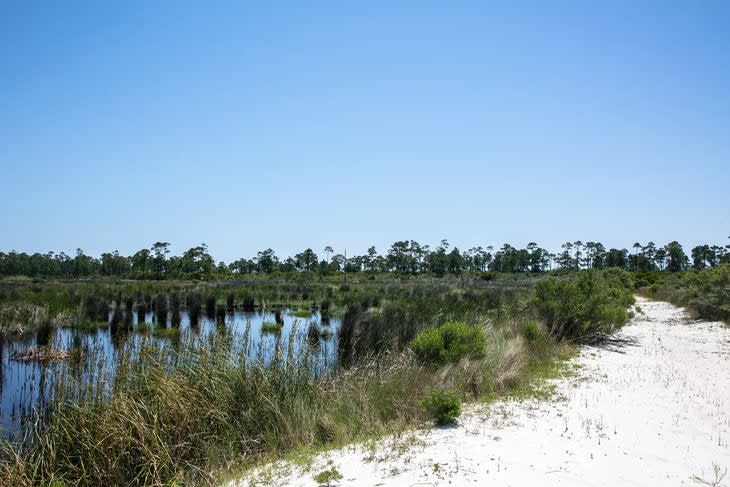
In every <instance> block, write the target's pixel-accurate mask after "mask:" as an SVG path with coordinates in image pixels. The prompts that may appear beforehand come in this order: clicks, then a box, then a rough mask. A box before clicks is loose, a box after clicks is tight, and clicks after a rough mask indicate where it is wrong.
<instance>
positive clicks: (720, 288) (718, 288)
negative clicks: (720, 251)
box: [683, 264, 730, 321]
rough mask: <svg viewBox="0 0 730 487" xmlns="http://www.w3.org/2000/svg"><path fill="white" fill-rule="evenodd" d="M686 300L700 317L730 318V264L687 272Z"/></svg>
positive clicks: (713, 318) (712, 318)
mask: <svg viewBox="0 0 730 487" xmlns="http://www.w3.org/2000/svg"><path fill="white" fill-rule="evenodd" d="M683 281H684V282H685V283H686V286H687V289H686V296H687V297H686V300H687V304H688V306H689V307H690V308H692V309H694V310H695V311H696V312H697V313H698V314H699V316H700V317H701V318H706V319H711V320H726V321H727V320H730V264H723V265H721V266H719V267H714V268H708V269H703V270H701V271H692V272H688V273H687V274H686V275H685V276H684V279H683Z"/></svg>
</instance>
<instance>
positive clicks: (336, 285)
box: [0, 242, 728, 485]
mask: <svg viewBox="0 0 730 487" xmlns="http://www.w3.org/2000/svg"><path fill="white" fill-rule="evenodd" d="M400 244H401V243H396V244H394V246H393V249H391V251H390V252H389V253H388V255H387V256H385V257H381V256H378V255H377V253H375V252H374V249H373V252H370V253H369V254H368V258H369V259H370V260H367V259H365V260H363V259H360V261H358V260H357V259H355V260H353V261H350V260H349V259H348V260H347V261H342V262H339V261H338V259H337V255H333V256H332V258H331V259H330V261H329V262H325V261H321V262H320V261H318V259H317V256H316V254H314V253H313V252H303V253H302V254H301V255H298V256H297V257H296V259H287V261H289V260H291V262H288V263H287V261H285V262H284V263H282V262H280V261H279V260H278V259H276V258H275V255H273V253H272V252H263V253H260V254H261V255H259V256H258V257H257V258H256V260H255V264H256V265H255V266H254V267H251V266H249V267H246V266H243V267H240V266H239V267H240V268H241V269H243V268H245V269H248V270H247V271H246V272H236V271H235V270H234V269H233V268H232V267H230V266H228V267H225V266H217V267H210V266H209V265H208V264H210V262H212V259H208V258H207V257H206V255H207V252H206V248H205V247H204V246H201V247H200V248H196V249H191V250H195V251H194V252H188V253H186V254H185V255H184V256H183V257H181V258H180V261H179V262H178V261H177V260H176V258H175V257H172V258H169V259H168V258H167V257H166V255H167V254H166V252H165V245H157V244H156V245H155V246H154V248H153V249H152V250H151V251H150V252H149V255H148V256H147V260H145V259H142V257H143V256H140V255H137V254H135V255H136V257H134V258H124V257H121V256H118V255H116V256H115V255H112V256H111V257H109V256H106V257H104V258H103V259H102V260H103V261H104V262H107V261H109V259H110V258H112V261H114V262H117V264H118V265H117V266H116V267H113V268H114V269H117V270H119V272H120V273H121V274H119V277H121V276H127V277H129V276H135V275H136V276H137V277H142V278H144V279H143V280H122V279H119V277H114V276H115V275H117V274H115V272H116V271H114V272H111V271H110V272H107V271H104V272H99V271H98V270H97V271H90V272H91V273H92V274H91V275H97V273H100V274H106V275H108V276H110V277H107V278H103V277H97V278H96V279H94V280H87V281H85V280H79V279H72V280H68V281H55V280H52V279H34V280H30V279H23V278H10V279H5V280H4V281H0V331H1V333H2V336H3V344H2V349H1V350H2V354H3V355H2V357H1V358H2V368H1V369H0V375H2V381H3V382H2V384H3V389H2V392H1V394H0V398H2V408H3V410H2V426H3V429H4V431H5V433H4V436H5V438H6V441H5V443H4V447H3V454H2V460H1V461H0V469H1V471H2V475H3V478H6V479H9V480H10V481H12V482H13V483H14V484H17V485H37V484H39V483H41V484H42V483H49V482H52V481H57V482H62V483H61V484H59V485H63V484H64V483H65V484H67V485H99V484H112V485H115V484H125V485H168V484H170V483H174V482H178V483H203V484H205V483H209V482H213V481H214V479H216V478H218V476H219V475H221V474H222V473H224V472H225V471H228V470H230V469H232V468H233V469H236V468H242V467H243V466H245V465H250V464H251V463H255V462H257V461H260V460H261V459H264V458H268V457H271V456H276V455H281V454H282V453H285V452H287V451H290V450H292V449H297V448H305V447H306V448H321V447H324V446H328V445H329V446H331V445H336V444H341V443H344V442H348V441H353V440H355V439H357V438H362V437H369V436H373V435H381V434H384V433H388V432H393V431H398V430H400V429H403V428H406V427H409V426H412V425H414V424H417V423H419V422H421V421H424V420H428V419H435V420H436V422H438V423H447V422H449V421H452V420H453V419H454V418H455V417H456V416H457V415H458V412H459V410H460V403H461V402H462V401H465V400H466V401H468V400H478V399H482V400H483V399H489V398H494V397H497V396H499V395H503V394H509V393H510V391H519V390H522V389H523V388H524V386H525V384H526V383H527V382H529V380H530V378H531V377H535V376H537V375H539V374H540V371H541V370H543V369H544V368H545V367H546V366H549V364H551V363H552V362H553V361H554V360H555V359H556V358H557V357H560V356H564V355H565V354H566V353H569V351H570V349H571V347H572V346H573V344H575V343H581V342H591V343H593V342H597V341H601V340H604V339H605V338H607V337H609V336H610V335H611V334H612V333H613V332H614V331H615V330H617V329H618V328H620V327H621V326H622V325H623V324H624V323H625V322H626V321H627V320H628V319H629V313H628V307H629V306H630V305H631V303H632V302H633V297H632V293H633V292H634V290H635V289H637V288H638V289H640V290H641V292H654V293H661V292H669V291H667V290H669V289H672V290H674V291H673V292H675V293H676V296H675V298H676V299H680V300H685V301H686V303H687V304H689V305H690V306H693V307H694V308H695V309H697V310H698V312H700V313H704V314H705V315H707V314H708V313H723V312H726V310H724V308H723V306H725V304H724V303H726V302H727V298H726V294H722V293H727V286H726V283H725V281H726V280H727V271H728V265H723V264H721V263H720V261H717V262H714V261H713V263H711V264H708V266H707V269H701V270H700V269H698V270H683V268H684V267H685V266H686V264H687V262H688V259H686V257H685V259H684V261H683V262H684V263H683V264H682V266H680V269H677V272H674V269H673V267H672V266H673V264H671V262H674V260H670V261H669V262H670V265H664V270H660V267H661V266H660V265H657V264H656V263H657V262H662V260H661V259H660V260H659V261H657V258H656V255H654V257H653V260H649V259H648V257H647V255H646V254H647V252H646V251H645V250H642V252H641V253H639V252H636V253H635V254H634V256H633V258H628V259H627V262H628V264H627V267H634V268H635V271H634V272H628V271H626V270H625V269H621V268H619V267H613V268H610V269H605V270H604V269H602V268H603V267H605V266H606V265H607V262H609V261H610V258H609V254H610V252H609V253H605V254H604V253H602V250H601V247H600V246H596V245H594V244H593V243H591V245H587V244H586V246H582V247H580V248H579V249H578V250H574V249H575V246H574V245H572V244H571V247H570V249H566V251H565V253H564V255H563V260H557V261H556V262H563V264H559V265H558V267H559V269H558V270H555V271H551V272H549V273H547V275H545V274H546V270H547V269H548V268H549V267H551V265H550V264H549V262H548V261H549V259H548V260H545V259H543V260H540V259H537V257H538V256H541V255H543V254H544V253H543V252H542V249H540V248H539V247H537V246H530V248H529V249H528V250H525V251H524V252H522V251H518V250H517V249H514V248H512V247H509V246H505V247H503V248H502V249H500V250H498V251H497V252H496V253H495V254H494V255H491V254H490V255H489V256H487V255H486V254H483V253H479V252H478V251H476V250H474V251H469V252H466V253H461V252H459V251H458V249H452V250H451V251H450V252H448V253H447V252H446V249H447V248H448V244H447V243H446V242H442V245H441V246H439V248H438V249H437V250H435V251H428V249H426V251H424V249H423V247H421V246H418V245H417V244H415V243H414V242H406V245H405V246H403V245H400ZM669 247H671V248H670V249H669V250H672V251H673V252H674V254H673V255H674V257H672V258H676V259H680V260H682V259H681V258H680V257H678V255H679V254H678V253H677V248H676V246H672V245H670V246H669ZM419 249H420V250H419ZM586 249H588V250H587V253H583V252H584V251H586ZM568 250H570V252H568ZM679 250H681V247H680V249H679ZM417 251H418V252H417ZM419 252H420V253H419ZM444 255H445V256H447V257H448V258H447V259H446V260H443V259H442V260H439V259H440V258H442V257H443V256H444ZM682 255H683V254H682ZM475 256H481V257H479V258H477V257H475ZM543 256H544V255H543ZM715 256H716V257H717V252H716V253H715ZM548 257H549V255H548ZM77 258H78V259H80V260H84V258H85V256H83V253H79V254H78V255H77ZM668 258H669V257H667V259H668ZM721 258H723V259H724V254H723V255H722V257H721ZM4 259H5V261H4V264H3V265H5V266H6V267H7V265H8V256H7V255H6V256H5V257H4ZM12 259H16V261H17V255H16V256H13V257H12V258H11V260H12ZM114 259H117V260H114ZM120 259H123V260H124V261H125V262H126V263H127V264H126V265H122V260H120ZM140 259H141V260H140ZM480 259H481V260H480ZM530 259H532V261H531V260H530ZM535 259H537V260H535ZM21 260H22V259H21ZM135 262H136V263H137V264H139V262H143V263H144V267H143V271H141V274H135V271H134V269H135V266H136V265H137V264H135ZM191 262H193V263H194V262H198V263H199V264H201V265H203V264H204V265H203V267H195V266H194V265H193V264H191ZM252 262H253V261H252ZM292 262H293V264H292ZM438 262H440V264H438V265H439V266H441V265H442V264H443V265H444V267H443V272H441V271H440V270H439V269H442V268H441V267H438V266H437V267H434V265H436V264H435V263H438ZM449 262H451V264H449ZM495 262H497V263H499V264H498V265H497V264H495ZM505 262H511V264H509V265H507V264H505ZM529 262H532V264H530V263H529ZM632 262H633V264H632ZM647 262H650V263H651V265H650V266H649V268H648V269H643V268H642V267H641V266H640V265H638V264H639V263H642V265H647V264H646V263H647ZM87 263H89V265H90V266H91V267H90V268H94V266H95V265H96V264H94V259H91V260H90V261H87ZM206 263H207V264H206ZM250 263H251V262H250ZM375 263H379V264H375ZM107 264H108V262H107ZM239 264H240V263H239ZM289 264H292V267H291V269H290V268H289ZM456 264H458V265H456ZM241 265H242V264H241ZM175 266H181V267H179V268H180V269H186V271H184V272H181V273H178V272H177V271H173V269H176V267H175ZM504 266H506V267H504ZM81 268H84V267H81ZM103 268H109V266H108V265H107V266H106V267H103ZM99 269H101V268H99ZM125 269H126V270H125ZM504 269H508V270H511V271H514V272H511V273H505V272H500V271H502V270H504ZM345 271H347V272H348V275H347V281H346V282H345V274H344V272H345ZM528 271H530V272H528ZM79 275H89V274H88V273H86V274H84V273H81V274H79ZM174 276H184V277H194V278H196V279H195V280H193V281H190V280H175V279H171V278H172V277H174ZM222 276H223V277H226V278H228V280H219V279H218V280H210V281H207V279H213V278H220V277H222ZM231 277H235V279H231ZM201 279H202V280H201ZM718 316H722V315H718ZM20 353H26V355H25V356H26V357H27V358H28V360H19V359H18V358H19V357H20V356H21V355H19V354H20ZM13 357H15V359H13ZM78 432H83V434H82V435H79V434H78Z"/></svg>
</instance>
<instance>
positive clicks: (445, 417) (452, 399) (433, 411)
mask: <svg viewBox="0 0 730 487" xmlns="http://www.w3.org/2000/svg"><path fill="white" fill-rule="evenodd" d="M421 404H423V407H425V408H426V411H427V412H428V415H429V417H431V418H432V419H433V420H434V421H436V424H439V425H444V424H450V423H453V422H454V421H455V420H456V418H458V417H459V415H461V399H459V396H458V395H457V394H456V393H455V392H454V391H452V390H450V389H434V390H433V391H431V392H430V393H429V394H428V395H426V397H424V398H423V400H422V401H421Z"/></svg>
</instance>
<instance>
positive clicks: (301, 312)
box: [292, 309, 312, 318]
mask: <svg viewBox="0 0 730 487" xmlns="http://www.w3.org/2000/svg"><path fill="white" fill-rule="evenodd" d="M292 316H296V317H297V318H309V317H310V316H312V313H311V312H310V311H307V310H306V309H298V310H296V311H293V312H292Z"/></svg>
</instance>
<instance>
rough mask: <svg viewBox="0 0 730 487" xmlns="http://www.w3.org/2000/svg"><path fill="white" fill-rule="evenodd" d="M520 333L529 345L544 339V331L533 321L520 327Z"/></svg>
mask: <svg viewBox="0 0 730 487" xmlns="http://www.w3.org/2000/svg"><path fill="white" fill-rule="evenodd" d="M521 334H522V338H524V339H525V341H526V342H527V343H528V344H529V345H535V344H536V343H539V342H541V341H542V340H544V339H545V332H543V331H542V328H541V327H540V325H539V324H538V323H535V322H534V321H531V322H530V323H528V324H527V325H525V327H524V328H522V332H521Z"/></svg>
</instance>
